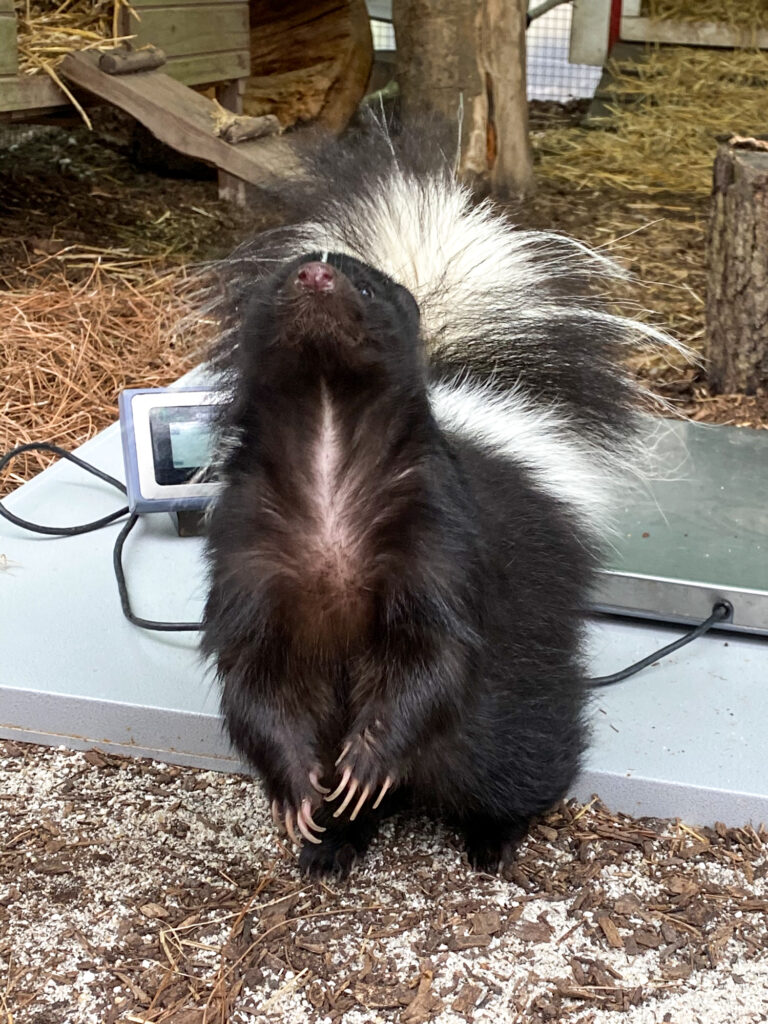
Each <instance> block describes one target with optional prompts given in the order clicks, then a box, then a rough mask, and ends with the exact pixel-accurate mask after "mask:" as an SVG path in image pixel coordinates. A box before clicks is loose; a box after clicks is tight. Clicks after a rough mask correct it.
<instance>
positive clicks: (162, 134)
mask: <svg viewBox="0 0 768 1024" xmlns="http://www.w3.org/2000/svg"><path fill="white" fill-rule="evenodd" d="M97 62H98V54H94V53H71V54H69V55H68V56H67V57H65V58H64V60H63V61H62V63H61V65H60V72H61V74H62V75H64V76H65V77H66V78H68V79H69V81H71V82H74V83H75V85H78V86H80V87H81V88H83V89H86V90H87V91H88V92H91V93H93V94H94V95H96V96H98V97H100V98H101V99H104V100H107V101H108V102H109V103H113V104H114V105H115V106H117V107H120V108H121V110H125V111H127V113H129V114H131V115H132V116H133V117H135V118H136V119H137V120H138V121H141V123H142V124H143V125H145V126H146V127H147V128H149V130H150V131H151V132H152V134H153V135H154V136H155V137H156V138H158V139H160V141H161V142H164V143H165V144H166V145H168V146H172V147H173V148H174V149H177V150H178V151H179V152H180V153H185V154H186V155H187V156H192V157H196V158H197V159H198V160H204V161H206V162H207V163H210V164H213V165H214V166H216V167H219V168H221V170H223V171H227V172H228V173H229V174H233V175H234V176H235V177H236V178H241V179H242V180H243V181H247V182H250V183H251V184H252V185H263V184H266V183H267V182H268V181H270V180H274V179H275V178H283V177H286V176H287V175H289V174H290V175H295V174H297V173H298V170H299V167H298V161H297V160H296V158H295V156H294V153H293V149H292V147H291V146H290V144H289V143H288V142H287V141H286V140H285V139H284V138H282V137H278V136H273V137H271V138H265V139H254V140H253V141H252V142H242V143H239V144H238V145H237V146H233V145H230V143H228V142H224V140H223V139H220V138H218V136H216V135H215V134H214V131H213V127H214V112H215V109H216V107H215V105H214V103H213V102H212V101H211V100H209V99H207V98H206V97H205V96H202V95H200V93H197V92H194V91H193V90H192V89H189V88H187V86H185V85H182V84H181V83H180V82H177V81H176V80H175V79H173V78H171V77H170V75H166V74H164V73H163V72H162V71H139V72H137V73H136V74H133V75H120V76H115V75H106V74H104V72H103V71H100V70H99V68H98V64H97Z"/></svg>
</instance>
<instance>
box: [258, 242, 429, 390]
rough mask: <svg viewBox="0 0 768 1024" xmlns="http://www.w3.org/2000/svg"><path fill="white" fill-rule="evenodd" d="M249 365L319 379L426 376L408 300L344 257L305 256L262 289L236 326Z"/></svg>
mask: <svg viewBox="0 0 768 1024" xmlns="http://www.w3.org/2000/svg"><path fill="white" fill-rule="evenodd" d="M240 345H241V347H243V348H244V349H245V350H246V351H245V352H244V355H245V356H246V359H247V360H248V361H249V362H251V361H252V360H253V359H254V358H255V359H256V360H257V361H258V362H259V363H261V364H262V366H263V365H264V363H265V362H266V363H269V362H271V361H272V360H274V359H276V360H278V361H279V363H280V364H281V365H283V366H284V367H285V366H286V364H290V363H291V362H294V363H295V365H296V369H297V370H302V369H303V370H310V369H316V370H318V371H320V372H328V371H331V372H332V371H333V369H334V368H337V369H338V370H340V371H346V372H352V373H354V372H355V371H359V372H366V371H379V372H382V371H383V372H384V373H385V374H386V375H387V376H390V375H394V376H395V377H397V376H402V374H403V373H408V371H409V370H410V371H417V372H419V373H420V374H421V373H423V372H425V370H424V367H425V355H424V351H423V345H422V342H421V338H420V333H419V309H418V306H417V305H416V301H415V300H414V298H413V296H412V295H411V293H410V292H408V291H407V290H406V289H405V288H403V287H401V286H400V285H398V284H396V283H395V282H394V281H393V280H392V279H391V278H389V277H387V276H386V275H385V274H382V273H381V272H380V271H378V270H375V269H374V268H373V267H369V266H367V265H366V264H364V263H362V262H360V261H359V260H356V259H354V258H352V257H350V256H343V255H339V254H336V253H331V254H327V253H319V252H314V253H308V254H307V255H305V256H302V257H300V258H299V259H296V260H293V261H292V262H291V263H289V264H286V265H285V266H283V267H282V268H281V269H280V270H278V271H277V272H275V273H274V274H273V275H272V276H271V277H270V278H268V279H267V280H265V281H262V282H261V283H260V284H259V285H258V288H257V293H256V294H255V295H253V297H252V301H251V303H250V307H249V309H248V312H247V313H246V316H245V317H244V321H243V329H242V332H241V339H240Z"/></svg>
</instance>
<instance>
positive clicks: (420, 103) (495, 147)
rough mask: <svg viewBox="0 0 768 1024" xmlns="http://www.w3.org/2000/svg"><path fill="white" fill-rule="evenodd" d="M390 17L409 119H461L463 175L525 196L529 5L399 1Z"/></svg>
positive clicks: (528, 182)
mask: <svg viewBox="0 0 768 1024" xmlns="http://www.w3.org/2000/svg"><path fill="white" fill-rule="evenodd" d="M393 20H394V25H395V35H396V37H397V77H398V82H399V84H400V94H401V102H402V109H403V114H404V116H406V117H408V116H409V115H413V114H416V113H419V112H420V111H423V110H425V109H427V110H432V111H437V112H438V113H440V114H443V115H444V116H445V117H447V118H449V119H450V120H452V121H458V120H459V118H461V160H460V167H459V169H460V173H461V174H462V176H463V177H465V178H466V179H468V180H469V181H470V182H472V183H473V184H477V183H479V182H482V183H485V184H486V185H487V186H488V187H490V188H491V189H492V190H493V191H494V192H497V193H501V194H502V195H503V194H514V195H522V194H524V193H525V192H528V191H529V190H530V189H531V186H532V182H533V170H532V162H531V152H530V146H529V142H528V103H527V97H526V80H525V26H526V3H525V0H453V2H452V3H449V4H448V3H445V2H444V0H394V3H393Z"/></svg>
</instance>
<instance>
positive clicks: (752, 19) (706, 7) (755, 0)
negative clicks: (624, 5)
mask: <svg viewBox="0 0 768 1024" xmlns="http://www.w3.org/2000/svg"><path fill="white" fill-rule="evenodd" d="M641 11H642V14H643V15H644V16H646V17H650V18H654V19H657V20H659V21H689V22H691V21H709V22H722V23H723V24H726V25H732V26H733V27H734V28H741V29H747V30H750V31H756V30H757V29H761V28H768V2H766V0H739V2H738V3H734V2H733V0H644V2H643V5H642V8H641Z"/></svg>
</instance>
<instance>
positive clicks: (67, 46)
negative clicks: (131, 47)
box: [15, 0, 138, 128]
mask: <svg viewBox="0 0 768 1024" xmlns="http://www.w3.org/2000/svg"><path fill="white" fill-rule="evenodd" d="M15 9H16V23H17V40H18V41H17V46H18V58H19V73H20V74H22V75H38V74H45V75H48V77H49V78H51V79H53V81H54V82H55V83H56V85H57V86H58V87H59V88H60V89H61V91H62V92H63V93H64V94H65V95H66V97H67V99H68V100H69V101H70V103H71V104H72V105H73V106H74V107H75V109H76V110H77V111H78V112H79V113H80V116H81V117H82V118H83V120H84V121H85V123H86V124H87V125H88V127H89V128H90V127H91V122H90V119H89V117H88V115H87V114H86V112H85V111H84V110H83V108H82V107H81V105H80V104H79V103H78V101H77V98H76V97H75V96H74V95H73V94H72V92H71V91H70V90H69V88H68V87H67V85H66V83H65V82H64V81H62V79H61V78H60V77H59V75H58V73H57V71H56V65H57V64H58V63H59V61H61V60H62V59H63V58H64V57H66V55H67V54H68V53H72V52H73V51H75V50H97V49H100V48H102V47H111V46H116V45H117V44H118V43H120V42H124V41H126V40H128V39H130V38H131V36H121V35H120V34H119V28H120V21H121V17H120V15H121V12H122V11H123V10H126V11H133V8H132V7H131V5H130V0H62V2H61V3H60V4H58V6H55V7H52V5H51V4H47V3H45V2H44V0H43V2H39V0H38V2H33V0H15ZM133 13H134V15H135V16H136V17H138V15H136V14H135V12H133Z"/></svg>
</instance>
